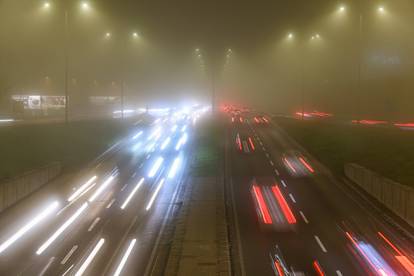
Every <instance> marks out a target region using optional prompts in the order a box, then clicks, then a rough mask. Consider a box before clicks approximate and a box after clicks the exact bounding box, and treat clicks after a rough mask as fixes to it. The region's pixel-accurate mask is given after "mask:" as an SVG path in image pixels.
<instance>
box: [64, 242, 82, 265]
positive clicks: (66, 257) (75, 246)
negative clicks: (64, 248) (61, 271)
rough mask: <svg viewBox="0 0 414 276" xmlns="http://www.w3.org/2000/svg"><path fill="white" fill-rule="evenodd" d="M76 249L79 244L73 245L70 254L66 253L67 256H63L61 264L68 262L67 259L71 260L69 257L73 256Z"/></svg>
mask: <svg viewBox="0 0 414 276" xmlns="http://www.w3.org/2000/svg"><path fill="white" fill-rule="evenodd" d="M76 249H78V246H77V245H74V246H73V247H72V249H71V250H69V252H68V254H66V256H65V257H64V258H63V260H62V261H61V262H60V264H62V265H64V264H66V262H67V261H68V260H69V258H70V257H71V256H72V254H73V252H75V251H76Z"/></svg>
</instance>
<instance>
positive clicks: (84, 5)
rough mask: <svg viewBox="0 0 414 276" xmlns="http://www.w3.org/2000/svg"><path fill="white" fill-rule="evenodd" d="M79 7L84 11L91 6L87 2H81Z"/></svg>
mask: <svg viewBox="0 0 414 276" xmlns="http://www.w3.org/2000/svg"><path fill="white" fill-rule="evenodd" d="M81 7H82V9H83V10H84V11H88V10H89V9H90V8H91V6H90V5H89V3H88V2H82V4H81Z"/></svg>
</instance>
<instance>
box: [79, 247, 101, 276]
mask: <svg viewBox="0 0 414 276" xmlns="http://www.w3.org/2000/svg"><path fill="white" fill-rule="evenodd" d="M104 242H105V239H100V240H99V242H98V243H97V244H96V245H95V247H94V248H93V250H92V252H91V254H89V256H88V257H87V258H86V260H85V261H84V262H83V264H82V265H81V267H80V268H79V270H78V271H77V272H76V274H75V276H82V275H83V273H84V272H85V270H86V269H87V268H88V266H89V265H90V263H91V262H92V261H93V259H94V258H95V256H96V254H98V252H99V250H100V249H101V247H102V245H103V244H104Z"/></svg>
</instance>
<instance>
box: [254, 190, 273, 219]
mask: <svg viewBox="0 0 414 276" xmlns="http://www.w3.org/2000/svg"><path fill="white" fill-rule="evenodd" d="M253 194H254V196H255V198H256V202H257V205H258V207H259V210H260V213H261V215H262V219H263V222H264V223H265V224H271V223H272V217H271V216H270V212H269V209H268V208H267V205H266V202H265V200H264V198H263V194H262V191H261V190H260V188H259V187H258V186H256V185H253Z"/></svg>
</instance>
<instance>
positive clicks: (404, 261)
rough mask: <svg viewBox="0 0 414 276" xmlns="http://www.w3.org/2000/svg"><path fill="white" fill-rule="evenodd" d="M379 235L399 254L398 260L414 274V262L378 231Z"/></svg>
mask: <svg viewBox="0 0 414 276" xmlns="http://www.w3.org/2000/svg"><path fill="white" fill-rule="evenodd" d="M378 235H379V236H380V237H381V238H382V239H383V240H384V241H385V242H386V243H387V244H388V245H389V246H390V247H391V248H392V249H394V251H395V252H396V253H397V254H398V255H397V256H395V258H396V259H397V261H398V262H400V264H401V265H402V266H403V267H404V268H405V269H406V270H407V271H408V272H409V273H410V275H414V264H413V263H412V262H411V261H410V260H409V259H408V258H407V257H406V256H405V255H404V253H402V252H401V251H400V250H399V249H398V248H397V247H396V246H395V245H394V244H393V243H392V242H391V241H390V240H389V239H388V238H387V237H385V236H384V234H383V233H381V232H378Z"/></svg>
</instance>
